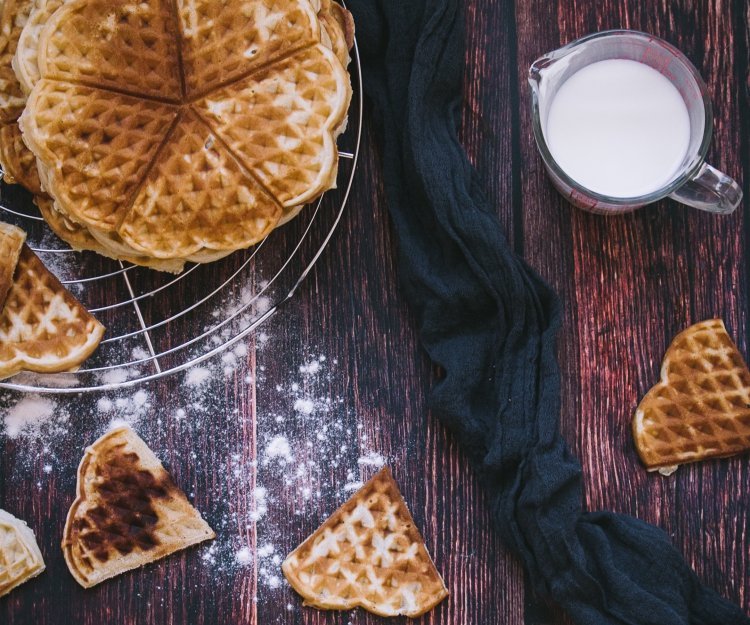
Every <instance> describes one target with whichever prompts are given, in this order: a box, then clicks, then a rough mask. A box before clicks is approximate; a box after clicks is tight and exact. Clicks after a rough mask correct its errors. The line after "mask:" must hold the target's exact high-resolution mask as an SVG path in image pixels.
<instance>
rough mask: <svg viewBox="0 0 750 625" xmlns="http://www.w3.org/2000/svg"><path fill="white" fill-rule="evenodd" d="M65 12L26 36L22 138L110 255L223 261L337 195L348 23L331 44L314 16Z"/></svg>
mask: <svg viewBox="0 0 750 625" xmlns="http://www.w3.org/2000/svg"><path fill="white" fill-rule="evenodd" d="M56 3H59V0H52V2H45V1H44V0H39V1H38V4H37V8H36V10H35V11H34V12H33V13H32V15H31V18H30V20H29V24H28V26H27V28H26V29H25V30H24V32H23V33H22V40H21V46H20V47H19V51H18V54H17V56H16V68H17V70H18V73H19V76H21V78H22V80H23V82H24V85H25V86H26V87H27V88H28V87H32V91H31V94H30V96H29V102H28V105H27V108H26V112H25V114H24V116H23V118H22V123H21V126H22V129H23V132H24V139H25V141H26V143H27V144H28V145H29V147H30V148H31V149H32V151H33V152H34V153H35V154H36V156H37V158H38V164H39V169H40V173H41V174H42V185H43V186H44V188H45V189H47V190H48V191H49V192H50V193H51V195H52V196H53V197H54V198H55V200H56V202H57V203H58V212H59V213H61V214H63V215H65V217H66V218H68V219H69V220H70V221H72V222H75V223H78V224H81V225H82V226H84V227H85V228H86V229H87V230H89V231H90V232H91V234H92V235H93V236H94V237H95V238H96V239H97V240H98V241H99V242H100V243H101V244H102V246H103V247H104V248H105V249H107V250H108V251H110V252H115V253H116V254H119V253H120V252H121V251H123V250H126V251H129V252H130V255H131V256H144V257H154V258H159V259H164V260H166V259H193V258H196V259H203V258H209V259H210V258H215V257H217V256H221V255H224V254H226V253H229V252H231V251H232V250H234V249H239V248H243V247H248V246H250V245H252V244H254V243H257V242H258V241H259V240H261V239H262V238H263V237H264V236H266V235H267V234H268V232H269V231H270V230H271V229H272V228H273V227H275V226H276V225H277V224H278V223H279V221H280V219H281V218H282V215H284V213H285V212H286V213H289V212H290V211H292V210H294V211H296V210H297V209H298V207H299V205H300V204H304V203H305V202H308V201H311V200H313V199H316V198H317V197H318V196H319V195H320V194H321V193H323V192H324V191H325V190H326V189H328V188H330V187H331V186H333V185H334V184H335V177H336V169H337V160H338V159H337V155H338V152H337V150H336V146H335V135H336V133H337V132H338V131H339V130H340V128H341V125H342V123H343V122H344V120H345V118H346V111H347V109H348V106H349V101H350V99H351V87H350V84H349V77H348V74H347V72H346V70H345V69H344V67H343V65H342V62H341V60H339V58H338V57H337V55H336V54H334V53H333V52H332V51H331V49H329V47H326V45H324V44H323V43H322V41H323V39H326V41H327V42H328V44H329V45H330V46H331V47H338V48H341V46H342V44H341V41H344V44H343V45H344V46H346V43H345V42H346V33H345V32H344V30H343V28H342V26H341V25H340V22H339V21H337V20H336V19H335V9H331V8H330V7H328V8H327V13H326V15H329V14H330V15H334V17H332V18H329V21H330V22H331V23H330V24H329V25H328V26H326V27H325V28H321V22H320V20H319V18H318V17H317V16H316V14H315V12H314V10H313V9H312V7H311V5H310V4H309V2H308V0H251V1H250V2H247V1H242V2H240V1H239V0H229V1H228V2H225V3H221V5H217V4H216V3H215V2H212V1H209V0H199V1H195V0H193V1H190V2H184V3H180V4H179V10H178V11H177V12H176V13H175V11H174V9H175V5H174V4H173V3H172V2H171V1H168V0H150V1H148V2H145V3H141V4H127V3H125V2H124V1H123V0H120V1H115V0H94V1H85V0H72V1H70V2H66V3H63V4H58V8H57V9H56V10H55V11H54V12H52V11H51V9H53V8H55V4H56ZM342 15H345V14H342ZM329 31H330V32H332V33H334V34H333V35H331V34H330V32H329ZM334 41H335V42H336V45H335V46H334ZM339 54H341V51H340V50H339Z"/></svg>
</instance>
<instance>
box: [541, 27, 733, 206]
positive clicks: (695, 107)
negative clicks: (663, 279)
mask: <svg viewBox="0 0 750 625" xmlns="http://www.w3.org/2000/svg"><path fill="white" fill-rule="evenodd" d="M529 84H530V86H531V92H532V113H533V128H534V137H535V139H536V143H537V146H538V148H539V152H540V153H541V155H542V159H543V161H544V164H545V167H546V168H547V172H548V173H549V175H550V178H551V179H552V182H553V184H554V185H555V187H556V188H557V190H558V191H559V192H560V193H561V194H563V195H564V196H565V197H566V198H567V199H568V200H569V201H570V202H571V203H572V204H574V205H575V206H578V207H579V208H582V209H584V210H587V211H591V212H594V213H601V214H616V213H623V212H627V211H632V210H634V209H636V208H640V207H641V206H645V205H646V204H650V203H652V202H656V201H658V200H661V199H663V198H665V197H671V198H672V199H674V200H677V201H678V202H681V203H683V204H687V205H689V206H693V207H695V208H698V209H700V210H704V211H709V212H712V213H722V214H728V213H731V212H733V211H734V210H735V209H736V208H737V206H738V205H739V204H740V202H741V201H742V190H741V188H740V186H739V185H738V184H737V183H736V182H735V181H734V180H732V178H730V177H729V176H727V175H726V174H723V173H722V172H720V171H718V170H716V169H715V168H713V167H711V165H709V164H708V163H706V162H705V158H706V152H707V151H708V146H709V143H710V141H711V133H712V131H713V113H712V107H711V101H710V99H709V97H708V92H707V89H706V85H705V83H704V82H703V79H702V78H701V77H700V75H699V74H698V71H697V70H696V69H695V67H694V66H693V65H692V64H691V63H690V61H689V60H688V59H687V58H686V57H685V56H684V55H683V54H682V53H681V52H680V51H679V50H677V49H676V48H675V47H674V46H672V45H670V44H668V43H667V42H666V41H663V40H661V39H659V38H657V37H654V36H652V35H648V34H645V33H641V32H637V31H632V30H612V31H605V32H601V33H597V34H594V35H589V36H587V37H583V38H582V39H578V40H577V41H574V42H573V43H571V44H569V45H567V46H565V47H563V48H560V49H559V50H555V51H554V52H551V53H549V54H547V55H545V56H543V57H541V58H540V59H538V60H537V61H535V62H534V64H533V65H532V66H531V69H530V71H529Z"/></svg>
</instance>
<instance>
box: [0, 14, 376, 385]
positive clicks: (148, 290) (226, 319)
mask: <svg viewBox="0 0 750 625" xmlns="http://www.w3.org/2000/svg"><path fill="white" fill-rule="evenodd" d="M313 4H315V3H313ZM61 5H62V2H61V1H60V0H49V1H47V0H37V2H36V5H35V10H34V11H32V15H31V18H30V21H29V23H28V24H27V26H28V25H32V26H33V28H34V29H36V32H37V33H38V32H39V31H40V29H41V27H42V26H44V24H45V23H46V21H47V19H48V18H49V15H51V14H52V13H53V12H54V10H55V9H57V8H59V6H61ZM331 6H333V9H335V5H331V4H330V3H328V2H321V3H320V5H319V6H318V5H317V4H315V8H316V9H320V10H321V11H326V10H328V9H330V8H331ZM36 11H40V12H41V15H37V14H36ZM45 12H46V13H45ZM332 16H333V17H334V18H335V19H337V20H340V21H339V28H338V29H335V30H333V29H332V30H330V31H329V32H328V34H329V35H330V38H331V39H333V40H334V42H335V46H334V48H335V49H336V51H337V54H340V56H339V59H340V61H341V62H342V63H347V62H348V60H349V48H350V47H351V46H352V45H353V46H354V47H353V48H352V55H351V56H352V79H353V80H354V83H355V85H356V87H357V89H356V90H355V93H356V94H357V95H356V97H355V100H354V103H353V106H352V111H351V112H350V120H349V122H350V123H349V127H348V130H347V132H346V135H345V136H344V137H343V138H342V141H341V144H342V149H343V151H339V156H340V157H341V160H342V162H341V167H340V172H339V175H338V179H337V181H336V180H333V179H332V180H331V181H330V182H331V184H332V185H333V184H334V183H336V182H337V185H336V186H337V187H338V190H337V191H333V192H331V193H328V194H326V195H325V197H324V198H321V199H319V200H318V201H317V202H315V203H314V205H313V206H310V207H309V208H308V210H306V211H304V213H303V214H302V215H300V216H299V217H298V219H297V222H296V224H294V225H292V226H291V227H290V228H284V229H280V230H278V231H275V232H273V233H272V234H271V236H270V237H269V238H268V239H267V240H266V241H263V242H261V243H260V244H259V245H256V246H255V247H253V248H251V249H248V250H246V251H241V252H238V253H235V254H234V255H233V256H232V257H231V258H229V259H227V260H226V261H219V262H216V261H217V259H219V258H221V257H222V256H223V255H226V254H227V252H224V251H218V252H211V253H210V254H207V253H205V252H204V253H199V254H195V255H193V256H191V257H190V258H188V259H186V260H187V261H189V262H190V263H196V262H214V264H213V265H212V267H211V271H210V276H206V275H205V274H206V271H205V270H204V268H202V267H199V266H197V265H194V264H191V265H188V266H187V267H186V268H185V270H184V271H183V272H182V273H181V274H180V275H179V276H176V277H175V276H172V275H168V274H165V273H153V272H147V271H142V270H141V269H140V268H139V267H137V266H133V264H135V265H145V266H149V267H154V268H156V269H160V270H163V271H168V272H177V271H178V270H179V269H180V268H181V266H182V264H183V263H184V260H180V259H175V260H163V259H162V260H158V259H156V260H155V259H145V258H144V257H143V256H140V257H139V258H135V256H137V254H136V253H135V252H134V251H133V250H132V249H130V250H128V249H127V248H125V247H118V250H117V251H118V252H119V253H121V254H126V253H127V252H128V251H130V253H131V254H132V256H133V257H132V258H129V257H127V256H121V259H122V262H119V263H117V262H115V263H113V262H111V261H109V260H107V259H104V258H99V257H96V256H94V255H91V254H79V253H74V252H72V251H71V249H69V247H68V246H66V245H64V244H62V243H60V242H58V241H57V240H56V239H55V238H54V237H52V236H50V233H49V231H48V230H47V228H46V226H45V224H44V222H43V220H42V217H40V216H39V213H41V214H42V215H43V217H44V220H46V221H47V222H48V225H49V226H50V228H51V229H52V231H53V232H54V233H55V234H58V235H59V236H60V238H61V239H63V240H64V241H67V242H68V245H69V246H72V247H73V249H76V250H81V249H93V250H94V251H97V252H98V253H99V254H100V255H102V256H110V257H111V256H112V254H111V253H108V252H107V250H108V249H113V248H114V247H115V246H122V241H121V240H118V239H117V238H116V237H115V236H113V235H112V233H109V234H107V233H103V232H101V231H98V232H91V231H89V230H88V229H87V228H84V227H82V226H81V225H80V224H78V223H77V222H76V221H74V220H73V219H71V218H70V217H69V216H68V215H66V214H65V213H64V212H63V211H61V208H60V206H59V204H57V205H56V204H55V203H53V201H52V200H51V199H48V198H40V197H38V198H36V199H35V203H36V204H37V206H38V207H39V212H37V211H36V210H35V209H34V208H33V207H31V206H30V205H27V203H26V202H25V198H20V197H19V194H18V193H16V192H15V191H14V189H13V187H6V188H5V189H4V190H3V191H4V202H3V205H2V206H0V214H1V215H2V219H3V220H5V221H8V222H10V223H15V224H17V225H20V226H21V227H22V228H24V229H25V230H26V231H28V232H29V245H30V246H31V248H32V250H34V251H35V252H36V253H38V254H39V255H40V257H41V258H42V260H43V261H44V262H45V263H47V264H49V263H51V266H54V267H65V269H64V270H63V273H60V274H58V275H60V277H61V279H62V280H63V284H64V285H66V286H67V287H68V288H72V289H74V292H75V293H76V294H77V295H78V296H79V297H80V299H81V301H82V302H84V303H85V304H86V305H87V307H88V308H89V309H90V310H91V311H92V312H93V313H94V314H95V315H96V316H98V317H99V318H101V319H102V320H104V321H106V323H107V326H108V332H107V335H106V336H105V337H104V339H103V341H102V343H101V345H100V347H99V349H98V350H97V352H96V353H95V354H94V356H93V357H92V358H90V359H89V360H88V361H87V363H86V364H85V365H84V366H83V367H81V369H80V370H79V371H77V372H71V373H66V374H65V375H64V376H44V375H26V374H22V375H18V376H15V377H13V378H12V379H9V380H4V381H3V380H0V388H3V389H11V390H18V391H23V392H40V393H47V392H54V393H61V392H63V393H80V392H87V391H93V390H106V389H116V388H122V387H127V386H132V385H134V384H140V383H143V382H146V381H149V380H155V379H159V378H162V377H164V376H167V375H171V374H173V373H175V372H179V371H184V370H185V369H187V368H188V367H190V366H194V365H196V364H198V363H200V362H203V361H204V360H206V359H207V358H210V357H212V356H214V355H216V354H220V353H221V352H222V351H224V350H225V349H226V348H227V346H229V345H232V344H234V343H235V342H236V341H238V340H240V339H241V338H243V337H245V336H247V335H249V334H250V333H251V332H252V331H254V330H255V329H256V328H257V327H258V326H259V325H261V324H262V323H263V322H264V321H265V319H267V318H268V317H269V316H270V315H271V314H272V313H273V311H274V310H276V308H277V307H278V305H279V304H280V303H281V302H283V301H285V300H286V299H288V298H289V297H290V294H291V293H293V292H294V291H295V290H296V288H297V286H298V285H299V283H300V282H301V281H303V280H304V279H305V277H306V276H307V275H308V273H309V271H310V269H311V267H312V265H313V264H314V263H315V262H316V261H317V259H318V257H319V256H320V255H321V253H322V251H323V249H324V247H325V246H326V245H327V243H328V240H329V239H330V237H331V236H332V234H333V232H334V230H335V228H336V225H337V224H338V222H339V220H340V218H341V216H342V214H343V211H344V209H345V206H346V203H347V201H348V198H349V194H350V190H351V189H352V184H353V180H354V177H355V174H356V165H357V161H358V154H359V146H360V137H361V130H362V115H363V111H362V100H361V98H360V97H359V93H361V73H360V64H359V55H358V52H357V49H356V44H355V42H354V39H353V29H352V27H351V26H346V22H345V20H344V19H343V18H345V17H346V16H347V14H346V13H345V12H343V11H341V12H337V11H335V10H334V11H333V12H332ZM321 23H322V20H321ZM27 31H28V28H27V29H24V31H23V34H22V42H23V40H24V37H25V36H26V35H27V34H28V35H29V37H28V38H27V39H29V40H34V39H35V38H38V35H34V34H33V33H34V30H33V29H32V30H31V32H27ZM23 48H24V46H23V45H19V52H20V51H21V50H22V49H23ZM15 61H17V64H16V68H17V69H18V68H19V65H20V67H21V68H23V71H21V72H20V73H19V75H21V76H23V75H24V73H27V74H28V73H29V72H28V71H26V70H30V72H31V75H32V80H31V81H30V82H34V80H36V79H38V78H39V74H38V68H36V54H35V50H34V54H33V55H31V56H28V57H23V56H22V55H20V54H18V55H17V56H16V57H15ZM35 69H36V74H34V71H35ZM34 76H36V78H33V77H34ZM344 126H345V124H343V123H342V127H341V128H340V129H339V130H343V129H344ZM42 173H43V172H42ZM42 182H43V183H45V181H44V180H43V181H42ZM46 184H47V183H45V186H46ZM19 199H22V200H24V201H19ZM301 208H302V206H301V205H300V206H296V207H290V208H288V209H284V215H283V217H282V220H281V221H285V220H288V219H290V218H291V217H293V216H295V215H296V214H297V213H298V212H299V211H300V210H301ZM281 221H280V222H279V223H281ZM100 239H104V241H105V243H100V242H99V240H100ZM105 245H106V248H105ZM282 250H283V253H282ZM73 259H75V260H73ZM131 263H133V264H131ZM79 265H80V266H79ZM199 274H200V275H201V278H200V279H201V280H202V281H203V283H204V284H205V289H201V290H200V291H198V292H195V293H194V295H193V296H191V297H190V298H188V299H185V298H184V296H183V297H181V298H180V299H179V302H180V304H179V305H174V304H170V305H169V306H164V307H162V309H160V310H159V311H158V312H156V311H151V312H148V313H147V312H146V310H143V314H141V310H142V308H143V302H144V301H153V302H160V301H163V300H165V299H168V300H169V301H170V302H176V301H178V300H176V299H174V298H175V293H176V292H177V291H178V290H179V292H182V290H181V289H182V285H183V284H184V283H185V282H186V281H190V280H195V279H196V276H198V275H199ZM144 277H146V278H147V279H146V280H143V278H144ZM248 284H256V285H259V286H258V287H257V291H256V292H255V293H254V294H253V297H251V298H250V299H247V298H246V297H243V298H242V299H241V300H240V299H239V297H238V294H239V293H240V292H241V291H242V288H243V285H248ZM123 290H124V291H125V292H122V294H120V295H118V296H117V297H116V298H111V297H104V296H103V295H102V294H103V293H112V292H118V293H120V292H121V291H123ZM243 294H244V295H246V293H244V292H243ZM261 300H263V301H264V302H265V301H267V302H270V308H269V307H268V305H267V304H264V305H263V308H262V309H258V302H260V301H261ZM231 302H234V303H233V304H232V305H231V306H230V305H229V303H231ZM214 310H219V311H220V313H221V314H219V315H218V316H216V315H209V316H207V315H208V313H210V312H211V311H214ZM120 311H122V312H120ZM128 311H129V314H128ZM115 313H116V321H117V323H116V324H113V323H112V316H113V315H114V314H115ZM193 326H197V327H198V328H199V330H198V331H190V332H187V333H186V328H187V327H193ZM165 336H168V337H169V340H161V339H160V338H159V337H162V338H163V337H165ZM136 345H137V346H139V347H142V348H143V349H142V350H139V352H140V355H138V356H136V355H135V352H132V350H133V347H134V346H136ZM144 350H145V353H144ZM131 352H132V354H131ZM109 374H112V375H109ZM115 380H116V381H115ZM122 380H124V381H122Z"/></svg>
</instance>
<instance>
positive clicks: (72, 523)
mask: <svg viewBox="0 0 750 625" xmlns="http://www.w3.org/2000/svg"><path fill="white" fill-rule="evenodd" d="M214 537H215V534H214V532H213V530H212V529H211V528H210V527H209V525H208V523H206V522H205V521H204V520H203V518H202V517H201V515H200V513H199V512H198V511H197V510H196V509H195V508H194V507H193V506H192V505H191V504H190V502H189V501H188V500H187V497H185V494H184V493H183V492H182V491H181V490H180V488H179V487H178V486H177V485H176V484H175V483H174V481H173V480H172V477H171V476H170V475H169V473H167V471H166V470H165V469H164V467H163V466H162V464H161V462H159V460H158V459H157V458H156V456H155V455H154V453H153V452H152V451H151V450H150V449H149V448H148V446H147V445H146V443H144V442H143V440H141V439H140V438H139V437H138V435H137V434H136V433H135V432H133V430H131V429H130V428H128V427H120V428H116V429H114V430H111V431H109V432H107V433H106V434H105V435H104V436H102V437H101V438H99V439H98V440H97V441H96V442H94V444H93V445H91V446H90V447H88V448H87V449H86V453H85V454H84V456H83V459H82V460H81V464H80V466H79V468H78V485H77V489H76V500H75V501H74V502H73V505H72V506H71V508H70V511H69V512H68V518H67V521H66V523H65V531H64V535H63V541H62V548H63V553H64V555H65V561H66V562H67V564H68V568H69V569H70V572H71V573H72V574H73V577H75V579H76V581H77V582H78V583H79V584H81V586H83V587H84V588H90V587H91V586H94V585H96V584H99V583H100V582H103V581H104V580H106V579H109V578H111V577H114V576H116V575H119V574H120V573H124V572H125V571H129V570H131V569H136V568H138V567H141V566H143V565H145V564H148V563H150V562H154V561H155V560H158V559H160V558H163V557H165V556H168V555H170V554H172V553H174V552H176V551H179V550H181V549H185V548H187V547H190V546H191V545H195V544H198V543H200V542H203V541H204V540H210V539H212V538H214Z"/></svg>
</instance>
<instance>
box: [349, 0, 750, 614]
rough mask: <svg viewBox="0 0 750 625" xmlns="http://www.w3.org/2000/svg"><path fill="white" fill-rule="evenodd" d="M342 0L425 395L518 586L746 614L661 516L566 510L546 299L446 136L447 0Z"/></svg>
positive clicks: (452, 97) (589, 609)
mask: <svg viewBox="0 0 750 625" xmlns="http://www.w3.org/2000/svg"><path fill="white" fill-rule="evenodd" d="M349 4H350V6H349V8H350V10H351V11H352V12H353V14H354V17H355V22H356V25H357V33H358V42H359V50H360V54H361V57H362V62H363V78H364V84H365V90H366V93H367V95H368V97H369V99H370V100H371V101H372V103H373V104H374V107H373V109H374V110H373V115H374V119H375V123H376V126H377V127H378V131H379V133H380V135H381V137H382V140H383V169H384V178H385V186H386V192H387V196H388V203H389V211H390V214H391V217H392V221H393V223H394V226H395V230H396V232H397V235H398V240H399V267H400V278H401V280H402V283H403V287H404V288H403V292H404V293H405V295H406V297H407V298H408V300H409V302H410V304H411V306H412V308H413V310H414V311H415V313H416V315H417V319H418V324H419V332H420V338H421V342H422V345H423V346H424V348H425V349H426V350H427V352H428V354H429V355H430V357H431V359H432V360H433V361H434V362H435V363H437V364H439V365H440V366H441V367H442V368H443V369H444V371H445V377H444V378H442V379H441V380H440V381H439V382H438V383H437V384H436V386H435V388H434V390H433V392H432V396H431V406H432V408H433V409H434V411H435V413H436V414H437V415H438V416H439V418H440V419H441V420H442V421H443V422H444V423H445V425H446V426H448V427H449V428H450V429H451V430H452V431H453V432H454V433H455V435H456V436H457V438H458V439H459V441H460V443H461V444H462V446H463V449H464V451H465V452H466V453H467V454H468V456H469V458H470V460H471V462H472V464H473V465H474V467H475V468H476V470H477V471H478V473H479V475H480V476H481V479H482V480H483V482H484V484H485V486H486V489H487V491H488V493H489V496H490V502H491V506H492V518H493V521H494V524H495V526H496V528H497V530H498V531H499V532H500V534H501V536H502V538H503V539H504V541H505V543H506V544H507V545H508V546H509V547H510V548H511V549H512V550H513V551H514V552H515V553H516V554H518V556H519V557H520V558H521V560H522V562H523V564H524V566H525V567H526V569H527V571H528V573H529V579H530V580H531V581H532V584H533V586H534V589H535V590H536V591H537V592H538V593H539V594H540V595H542V596H544V597H545V598H548V599H551V600H552V601H553V602H555V603H557V604H558V605H560V606H561V607H562V608H563V609H564V610H565V611H566V612H567V613H568V614H570V616H571V617H572V618H573V620H574V621H575V622H576V623H578V624H579V625H594V624H596V625H604V624H607V625H608V624H624V623H626V624H629V625H687V624H691V625H750V619H749V618H748V617H747V616H746V615H745V614H744V613H743V612H742V610H741V609H740V608H739V607H737V606H735V605H733V604H731V603H729V602H728V601H726V600H724V599H722V598H721V597H720V596H719V595H718V594H717V593H716V592H714V591H713V590H711V589H709V588H706V587H705V586H703V585H702V584H701V583H700V581H699V580H698V578H697V577H696V575H695V574H694V572H693V571H692V570H691V569H690V567H688V566H687V564H686V563H685V562H684V560H683V559H682V557H681V555H680V554H679V553H678V552H677V550H676V549H675V548H674V547H672V546H671V544H670V542H669V540H668V538H667V536H666V535H665V534H664V533H663V532H662V531H661V530H659V529H657V528H655V527H652V526H650V525H648V524H646V523H643V522H641V521H639V520H637V519H634V518H631V517H627V516H623V515H617V514H613V513H609V512H588V513H585V512H583V510H582V504H581V501H582V479H581V467H580V464H579V462H578V460H577V459H576V458H574V457H573V456H572V455H571V453H570V452H569V450H568V447H567V445H566V444H565V442H564V441H563V439H562V437H561V436H560V433H559V429H558V419H559V416H560V374H559V370H558V365H557V360H556V352H555V337H556V333H557V330H558V326H559V322H560V304H559V300H558V298H557V296H556V294H555V293H554V291H552V289H551V288H550V287H549V286H547V285H546V284H545V282H544V281H543V280H542V279H541V278H539V277H538V276H537V275H536V273H535V272H534V271H533V270H531V269H530V268H529V267H528V266H527V265H526V264H525V263H524V262H523V261H522V260H521V259H519V258H518V257H516V256H515V255H514V254H513V252H512V251H511V249H510V246H509V245H508V242H507V241H506V239H505V236H504V234H503V231H502V227H501V225H500V222H499V220H498V219H497V216H496V214H495V211H494V210H493V207H492V206H491V205H490V204H489V202H488V201H487V199H486V197H485V195H484V193H483V191H482V186H481V182H480V181H479V179H478V176H477V174H476V172H475V171H474V169H473V168H472V166H471V164H470V163H469V161H468V159H467V157H466V155H465V153H464V151H463V149H462V148H461V146H460V144H459V142H458V138H457V127H458V121H459V115H460V111H461V106H460V105H461V84H462V78H463V64H464V28H463V17H462V11H461V5H460V2H458V0H351V2H350V3H349Z"/></svg>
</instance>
